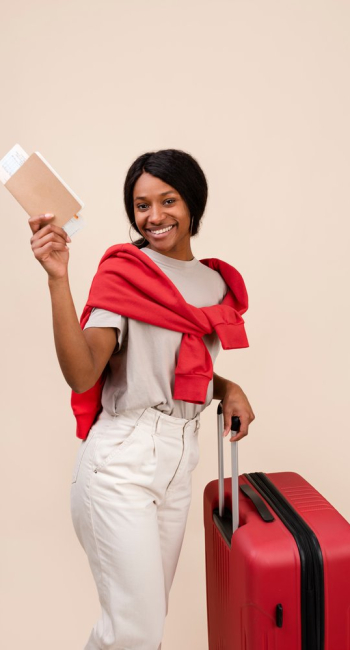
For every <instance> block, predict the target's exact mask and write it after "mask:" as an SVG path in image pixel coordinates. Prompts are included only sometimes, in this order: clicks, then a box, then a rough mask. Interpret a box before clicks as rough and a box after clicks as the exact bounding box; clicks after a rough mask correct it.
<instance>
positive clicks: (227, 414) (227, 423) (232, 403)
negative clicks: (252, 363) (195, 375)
mask: <svg viewBox="0 0 350 650" xmlns="http://www.w3.org/2000/svg"><path fill="white" fill-rule="evenodd" d="M222 410H223V415H224V436H227V434H228V433H230V431H231V418H232V417H233V416H234V415H237V416H238V417H239V419H240V421H241V426H240V430H239V433H237V434H236V435H235V436H232V438H230V442H238V440H241V438H243V437H244V436H246V435H247V434H248V427H249V425H250V423H251V422H253V420H255V415H254V413H253V410H252V407H251V406H250V404H249V402H248V399H247V396H246V395H245V394H244V392H243V390H242V389H241V388H240V386H238V384H234V383H233V382H230V381H228V382H227V384H226V390H225V394H224V397H223V399H222Z"/></svg>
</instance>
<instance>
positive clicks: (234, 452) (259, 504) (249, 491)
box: [218, 402, 275, 533]
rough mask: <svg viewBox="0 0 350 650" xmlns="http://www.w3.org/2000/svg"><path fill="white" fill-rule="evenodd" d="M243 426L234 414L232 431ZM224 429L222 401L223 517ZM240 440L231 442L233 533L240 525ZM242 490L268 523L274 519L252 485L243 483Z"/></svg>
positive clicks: (221, 491) (221, 487)
mask: <svg viewBox="0 0 350 650" xmlns="http://www.w3.org/2000/svg"><path fill="white" fill-rule="evenodd" d="M240 426H241V421H240V419H239V417H238V416H236V415H234V416H233V418H232V420H231V433H232V434H233V435H235V434H236V433H238V432H239V429H240ZM223 430H224V414H223V409H222V402H220V403H219V406H218V448H219V453H218V459H219V516H220V517H223V515H224V441H223V437H222V434H223ZM237 445H238V442H231V475H232V479H231V480H232V484H231V494H232V533H234V532H235V530H237V528H238V525H239V506H238V503H239V498H238V495H239V489H238V447H237ZM240 487H241V491H242V492H243V494H244V495H245V496H246V497H248V499H250V500H251V501H252V502H253V503H254V505H255V507H256V509H257V511H258V513H259V515H260V517H261V518H262V519H263V520H264V521H265V522H267V523H270V522H271V521H274V519H275V518H274V516H273V515H272V514H271V512H270V511H269V509H268V508H267V507H266V505H265V503H264V501H263V500H262V499H261V497H260V496H259V494H258V493H257V492H255V490H253V488H252V487H251V486H250V485H241V486H240Z"/></svg>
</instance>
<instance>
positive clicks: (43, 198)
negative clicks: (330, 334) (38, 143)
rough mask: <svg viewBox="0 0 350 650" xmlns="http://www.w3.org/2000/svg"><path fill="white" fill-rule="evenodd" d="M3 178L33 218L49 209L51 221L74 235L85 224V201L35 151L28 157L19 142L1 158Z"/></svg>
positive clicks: (0, 166)
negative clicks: (80, 211)
mask: <svg viewBox="0 0 350 650" xmlns="http://www.w3.org/2000/svg"><path fill="white" fill-rule="evenodd" d="M0 180H1V182H2V183H3V184H4V186H5V187H6V188H7V189H8V190H9V192H11V194H12V195H13V196H14V197H15V199H16V200H17V201H18V203H19V204H20V205H21V206H22V207H23V208H24V210H25V211H26V212H27V214H29V216H30V217H34V216H36V215H38V214H45V213H48V212H50V213H51V214H54V215H55V217H54V219H52V220H51V221H50V223H53V224H55V225H57V226H61V227H62V228H63V229H64V230H65V231H66V232H67V234H68V235H69V237H71V236H72V235H74V234H75V233H76V232H78V231H79V230H81V228H82V227H83V226H84V225H85V222H84V219H83V218H82V216H81V215H80V214H79V210H81V208H83V207H84V203H83V202H82V201H81V199H79V197H78V196H77V195H76V194H75V193H74V192H73V190H71V188H70V187H69V186H68V185H67V184H66V183H65V182H64V180H63V179H62V178H61V177H60V176H59V175H58V174H57V172H55V170H54V169H53V168H52V167H51V165H49V163H48V162H47V161H46V160H45V158H44V157H43V156H42V155H41V154H40V153H39V152H38V151H36V152H35V153H33V154H31V155H30V156H28V154H27V153H26V152H25V151H24V149H22V147H21V146H20V145H19V144H16V145H15V146H14V147H12V149H11V150H10V151H9V152H8V153H7V154H6V156H4V158H2V160H0Z"/></svg>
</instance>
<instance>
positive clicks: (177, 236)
mask: <svg viewBox="0 0 350 650" xmlns="http://www.w3.org/2000/svg"><path fill="white" fill-rule="evenodd" d="M133 198H134V214H135V222H136V225H137V227H138V229H139V231H140V233H141V235H143V237H145V239H147V241H148V242H149V248H152V249H153V250H155V251H158V252H159V253H163V255H169V256H170V257H175V256H178V255H179V256H180V257H179V259H191V258H192V257H193V255H192V253H191V246H190V225H191V217H190V213H189V209H188V207H187V205H186V203H185V201H184V200H183V199H182V197H181V196H180V194H179V193H178V192H177V191H176V190H175V189H174V188H173V187H171V185H168V184H167V183H164V181H162V180H160V178H157V177H156V176H152V174H148V173H147V172H144V173H143V174H141V176H140V177H139V178H138V180H137V181H136V183H135V187H134V195H133ZM164 230H165V232H163V231H164Z"/></svg>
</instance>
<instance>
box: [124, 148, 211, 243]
mask: <svg viewBox="0 0 350 650" xmlns="http://www.w3.org/2000/svg"><path fill="white" fill-rule="evenodd" d="M143 172H147V173H148V174H152V176H156V177H157V178H160V179H161V180H162V181H164V182H165V183H168V185H171V187H173V188H174V189H175V190H176V191H177V192H178V193H179V194H180V196H181V197H182V198H183V200H184V201H185V203H186V205H187V207H188V209H189V212H190V215H191V217H193V225H192V235H196V234H197V233H198V230H199V222H200V220H201V218H202V216H203V213H204V210H205V206H206V203H207V198H208V185H207V181H206V178H205V176H204V173H203V171H202V169H201V167H200V166H199V164H198V163H197V161H196V160H195V159H194V158H192V156H190V154H188V153H186V152H185V151H181V150H179V149H161V150H160V151H153V152H150V153H144V154H142V156H139V157H138V158H137V159H136V160H135V161H134V162H133V163H132V165H131V167H130V168H129V170H128V172H127V175H126V178H125V183H124V205H125V209H126V213H127V216H128V219H129V221H130V223H131V225H132V226H133V227H134V228H135V230H137V232H139V234H141V233H140V231H139V230H138V228H137V226H136V223H135V214H134V186H135V183H136V181H137V180H138V178H139V177H140V176H141V174H143ZM133 243H134V244H135V246H137V247H138V248H143V247H144V246H147V245H148V241H147V240H146V241H144V239H143V238H142V239H137V240H136V241H135V242H133Z"/></svg>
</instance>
